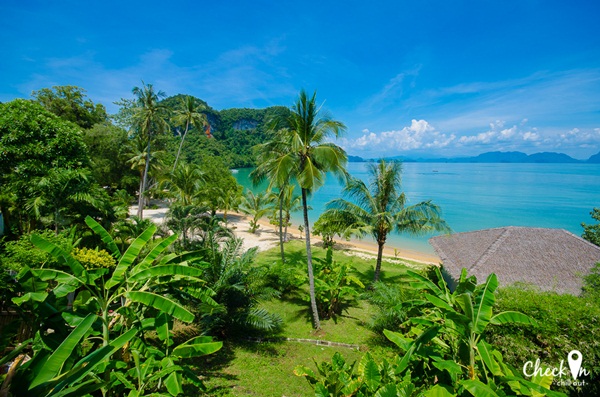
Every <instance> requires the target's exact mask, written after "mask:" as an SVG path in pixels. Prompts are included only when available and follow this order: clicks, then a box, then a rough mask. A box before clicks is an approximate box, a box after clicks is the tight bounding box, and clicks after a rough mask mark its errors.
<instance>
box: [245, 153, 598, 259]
mask: <svg viewBox="0 0 600 397" xmlns="http://www.w3.org/2000/svg"><path fill="white" fill-rule="evenodd" d="M365 165H366V164H365V163H349V164H348V171H349V172H350V174H351V175H353V176H354V177H357V178H361V179H363V180H365V181H366V180H367V179H368V174H367V171H366V167H365ZM250 171H251V169H247V168H246V169H240V170H238V172H237V173H235V176H236V178H237V179H238V181H239V182H240V183H241V184H242V185H243V186H245V187H248V188H251V189H252V190H254V191H258V190H262V189H264V188H265V186H266V184H265V185H263V186H254V187H253V186H252V185H251V183H250V181H249V178H248V174H249V173H250ZM402 179H403V191H404V192H405V193H406V196H407V198H408V200H409V202H410V203H411V204H416V203H418V202H420V201H423V200H429V199H431V200H432V201H433V202H434V203H436V204H438V205H439V206H440V207H441V208H442V211H443V216H444V218H445V219H446V221H447V222H448V224H449V225H450V227H451V228H452V229H453V231H455V232H466V231H472V230H479V229H488V228H493V227H501V226H532V227H549V228H563V229H566V230H568V231H570V232H572V233H574V234H576V235H581V233H582V231H583V229H582V227H581V222H585V223H594V220H593V219H592V218H591V217H590V215H589V213H590V211H591V210H592V208H593V207H600V164H448V163H404V164H403V174H402ZM341 189H342V185H341V184H340V183H339V182H338V181H337V179H336V178H335V177H333V176H330V175H328V177H327V180H326V183H325V185H324V186H323V187H321V188H320V189H319V190H317V191H316V192H315V193H314V194H313V196H312V197H311V199H310V205H311V206H312V208H313V209H312V211H311V212H310V213H309V218H310V221H311V223H312V222H315V221H316V220H317V218H318V217H319V214H320V213H321V212H322V211H323V210H324V208H325V205H326V203H327V202H328V201H330V200H332V199H335V198H338V197H340V195H341ZM298 194H300V192H299V191H298ZM292 222H293V223H294V224H295V225H298V224H300V223H301V213H298V214H295V217H294V218H293V219H292ZM432 236H433V234H432V235H427V236H420V237H413V236H406V235H397V234H393V235H390V237H389V239H388V244H389V246H390V247H394V248H398V249H399V250H402V249H410V250H413V251H419V252H424V253H434V251H433V248H432V247H431V246H430V245H429V243H428V242H427V240H428V239H429V238H430V237H432ZM367 238H368V237H366V239H367Z"/></svg>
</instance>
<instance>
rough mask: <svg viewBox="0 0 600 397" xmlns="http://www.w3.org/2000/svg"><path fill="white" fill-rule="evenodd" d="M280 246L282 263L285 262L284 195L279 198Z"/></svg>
mask: <svg viewBox="0 0 600 397" xmlns="http://www.w3.org/2000/svg"><path fill="white" fill-rule="evenodd" d="M279 247H280V248H281V263H285V252H284V251H283V196H281V197H280V198H279Z"/></svg>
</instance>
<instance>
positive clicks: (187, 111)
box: [173, 95, 207, 171]
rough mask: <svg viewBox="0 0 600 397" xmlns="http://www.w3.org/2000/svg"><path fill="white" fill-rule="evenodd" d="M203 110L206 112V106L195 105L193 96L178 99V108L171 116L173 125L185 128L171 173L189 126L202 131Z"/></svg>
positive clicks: (175, 166) (174, 167) (204, 119)
mask: <svg viewBox="0 0 600 397" xmlns="http://www.w3.org/2000/svg"><path fill="white" fill-rule="evenodd" d="M203 110H206V106H204V105H203V104H197V101H196V98H194V97H193V96H190V95H186V96H185V97H182V98H180V102H179V106H178V108H177V109H175V112H174V113H175V114H174V115H173V123H174V124H175V125H177V126H185V129H184V130H183V135H182V136H181V142H180V143H179V149H178V150H177V155H176V156H175V162H174V163H173V171H175V169H176V168H177V161H178V160H179V156H180V155H181V148H182V147H183V142H184V141H185V137H186V135H187V133H188V131H189V129H190V126H192V125H193V126H194V127H196V128H197V129H198V131H203V130H204V127H205V126H206V123H207V121H206V115H205V114H203V113H202V111H203Z"/></svg>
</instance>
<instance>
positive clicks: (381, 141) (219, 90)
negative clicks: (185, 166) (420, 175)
mask: <svg viewBox="0 0 600 397" xmlns="http://www.w3.org/2000/svg"><path fill="white" fill-rule="evenodd" d="M599 20H600V2H599V1H595V0H572V1H567V0H564V1H554V0H504V1H500V0H498V1H491V0H477V1H476V0H471V1H467V0H452V1H448V0H444V1H441V0H440V1H433V0H413V1H403V0H394V1H376V0H373V1H370V2H366V1H353V0H346V1H327V0H320V1H312V0H306V1H302V2H298V1H296V2H290V1H284V0H279V1H266V0H253V1H241V0H239V1H231V0H221V1H215V0H213V1H203V0H199V1H179V0H171V1H168V2H165V1H160V2H159V1H152V0H146V1H112V0H103V1H80V0H77V1H68V0H64V1H58V0H57V1H41V0H0V101H2V102H7V101H11V100H13V99H15V98H30V97H31V92H32V91H34V90H39V89H41V88H46V87H52V86H55V85H75V86H79V87H81V88H83V89H85V90H86V91H87V95H88V97H89V98H90V99H91V100H92V101H94V102H96V103H102V104H103V105H104V106H106V108H107V110H108V111H109V113H115V112H116V111H117V110H118V107H117V106H116V105H115V104H114V102H115V101H118V100H119V99H120V98H132V94H131V90H132V88H133V87H135V86H140V85H141V84H142V81H144V82H146V83H151V84H153V85H154V87H155V88H156V89H159V90H162V91H164V92H165V93H166V94H167V95H176V94H189V95H194V96H196V97H198V98H201V99H203V100H205V101H206V102H208V104H209V105H210V106H211V107H213V108H215V109H218V110H221V109H226V108H234V107H237V108H241V107H246V108H264V107H267V106H273V105H283V106H291V105H292V104H293V102H294V101H295V100H296V98H297V97H298V93H299V92H300V90H302V89H305V90H307V91H308V92H310V93H312V92H313V91H316V92H317V101H318V102H319V103H320V104H323V107H322V109H323V110H324V111H326V112H328V113H329V115H330V116H331V117H333V118H334V119H335V120H339V121H342V122H343V123H344V124H345V125H346V126H347V130H346V133H345V134H344V136H343V137H342V138H341V139H338V140H337V143H338V144H340V145H341V146H342V147H344V149H346V151H347V152H348V153H349V154H351V155H358V156H363V157H366V158H372V157H381V156H397V155H400V156H408V157H413V158H419V157H422V158H428V157H456V156H473V155H477V154H480V153H483V152H487V151H522V152H525V153H528V154H531V153H536V152H543V151H553V152H562V153H567V154H569V155H571V156H572V157H575V158H579V159H587V158H588V157H589V156H590V155H592V154H595V153H598V152H599V151H600V23H598V21H599Z"/></svg>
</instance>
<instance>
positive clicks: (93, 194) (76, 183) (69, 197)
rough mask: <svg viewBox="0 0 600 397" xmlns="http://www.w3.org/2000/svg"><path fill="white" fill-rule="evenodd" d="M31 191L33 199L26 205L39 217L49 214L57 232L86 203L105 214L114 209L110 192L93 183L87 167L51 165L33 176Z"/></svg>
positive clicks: (76, 214) (78, 212) (78, 213)
mask: <svg viewBox="0 0 600 397" xmlns="http://www.w3.org/2000/svg"><path fill="white" fill-rule="evenodd" d="M28 191H29V194H30V199H29V200H28V201H27V203H26V205H25V207H26V209H27V210H29V211H31V212H32V213H33V214H34V216H35V218H36V219H41V218H42V217H44V216H46V217H47V218H49V220H50V221H51V223H52V224H53V226H54V231H55V233H56V234H58V232H59V231H60V226H61V225H63V226H64V225H65V224H68V223H69V218H73V217H76V216H78V215H81V213H80V211H81V210H82V209H83V208H85V207H82V205H84V204H87V205H89V206H91V208H93V209H95V210H97V211H98V212H99V213H101V214H102V215H103V216H108V215H109V214H110V213H111V212H112V208H111V206H110V201H109V197H108V195H107V194H106V192H104V191H103V190H102V188H100V187H99V186H97V185H94V184H92V183H91V173H90V171H89V170H87V169H80V170H77V169H68V168H52V169H51V170H50V171H49V172H48V174H47V175H45V176H43V177H39V178H35V179H33V180H32V181H31V184H30V186H29V187H28ZM77 209H79V210H80V211H78V210H77ZM89 209H90V208H86V209H85V210H89ZM85 210H84V211H85Z"/></svg>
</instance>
